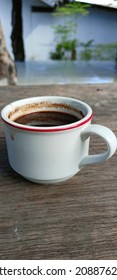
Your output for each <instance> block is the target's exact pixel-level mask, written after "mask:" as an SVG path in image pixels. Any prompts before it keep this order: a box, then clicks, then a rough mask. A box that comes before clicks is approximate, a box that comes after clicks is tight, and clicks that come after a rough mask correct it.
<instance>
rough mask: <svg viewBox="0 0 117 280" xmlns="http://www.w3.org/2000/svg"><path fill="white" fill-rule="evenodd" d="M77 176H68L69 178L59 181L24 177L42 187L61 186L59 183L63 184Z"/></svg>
mask: <svg viewBox="0 0 117 280" xmlns="http://www.w3.org/2000/svg"><path fill="white" fill-rule="evenodd" d="M74 175H75V174H73V175H71V176H68V177H64V178H60V179H57V180H35V179H32V178H27V177H24V178H25V179H26V180H29V181H31V182H34V183H37V184H41V185H51V184H59V183H62V182H64V181H67V180H69V179H70V178H72V177H73V176H74Z"/></svg>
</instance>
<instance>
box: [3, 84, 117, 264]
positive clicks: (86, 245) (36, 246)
mask: <svg viewBox="0 0 117 280" xmlns="http://www.w3.org/2000/svg"><path fill="white" fill-rule="evenodd" d="M39 95H40V96H41V95H61V96H69V97H74V98H77V99H80V100H83V101H85V102H87V103H88V104H89V105H90V106H91V107H92V108H93V110H94V118H93V123H98V124H102V125H106V126H108V127H109V128H111V129H112V130H113V131H114V132H115V134H116V135H117V84H108V85H106V84H105V85H90V86H89V85H58V86H55V85H53V86H32V87H0V109H2V108H3V107H4V106H5V105H6V104H8V103H10V102H11V101H14V100H18V99H21V98H25V97H30V96H39ZM104 147H105V146H104V143H103V142H102V141H101V139H99V138H98V137H92V139H91V147H90V152H91V153H96V152H100V151H102V150H103V149H104ZM116 258H117V154H115V155H114V156H113V157H112V158H111V159H110V160H108V161H106V162H104V163H101V164H97V165H96V164H95V165H91V166H87V167H86V168H84V169H82V170H81V171H80V172H79V173H78V174H77V175H76V176H74V177H73V178H72V179H70V180H69V181H66V182H65V183H63V184H59V185H50V186H43V185H38V184H34V183H31V182H29V181H27V180H25V179H24V178H22V177H21V176H19V175H18V174H17V173H15V172H14V171H13V170H12V169H11V167H10V166H9V163H8V159H7V152H6V144H5V136H4V130H3V125H2V121H1V120H0V259H1V260H2V259H9V260H11V259H31V260H32V259H79V260H80V259H115V260H116Z"/></svg>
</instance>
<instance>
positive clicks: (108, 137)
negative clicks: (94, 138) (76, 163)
mask: <svg viewBox="0 0 117 280" xmlns="http://www.w3.org/2000/svg"><path fill="white" fill-rule="evenodd" d="M91 135H98V136H100V137H101V138H102V139H103V140H104V141H105V143H106V144H107V151H106V152H104V153H100V154H95V155H88V156H85V157H83V158H82V159H81V161H80V167H83V166H85V165H87V164H92V163H99V162H102V161H105V160H107V159H108V158H110V157H112V155H113V154H114V153H115V151H116V149H117V138H116V136H115V134H114V133H113V132H112V131H111V130H110V129H109V128H107V127H105V126H102V125H98V124H94V125H90V126H89V127H87V128H86V129H85V130H84V131H83V132H82V133H81V139H82V141H83V142H84V141H86V140H87V139H88V137H90V136H91Z"/></svg>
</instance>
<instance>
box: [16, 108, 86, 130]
mask: <svg viewBox="0 0 117 280" xmlns="http://www.w3.org/2000/svg"><path fill="white" fill-rule="evenodd" d="M81 118H82V117H81ZM79 120H80V119H79V118H78V117H76V116H74V115H72V114H68V113H64V112H58V111H56V112H55V111H40V112H35V113H30V114H27V115H23V116H21V117H18V118H16V119H15V120H14V121H15V122H17V123H19V124H23V125H28V126H36V127H38V126H41V127H46V126H47V127H49V126H59V125H66V124H71V123H74V122H77V121H79Z"/></svg>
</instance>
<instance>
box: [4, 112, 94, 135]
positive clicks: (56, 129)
mask: <svg viewBox="0 0 117 280" xmlns="http://www.w3.org/2000/svg"><path fill="white" fill-rule="evenodd" d="M92 117H93V113H92V114H91V115H90V116H89V117H88V118H87V119H85V120H84V119H83V120H82V121H78V122H75V123H73V124H70V125H63V126H58V127H57V126H55V127H50V128H47V127H43V129H42V127H41V128H39V127H31V126H25V125H21V124H20V125H17V124H16V123H10V122H7V121H6V120H4V119H3V118H2V119H3V121H4V122H5V123H6V124H8V125H10V126H12V127H14V128H17V129H21V130H25V131H32V132H59V131H66V130H71V129H74V128H77V127H80V126H82V125H84V124H86V123H88V122H89V121H90V120H91V119H92Z"/></svg>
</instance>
